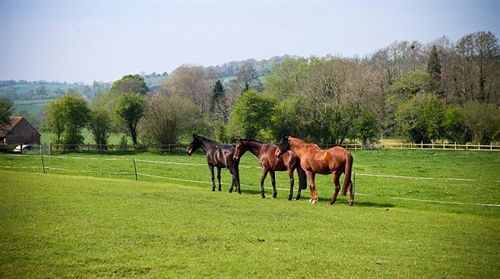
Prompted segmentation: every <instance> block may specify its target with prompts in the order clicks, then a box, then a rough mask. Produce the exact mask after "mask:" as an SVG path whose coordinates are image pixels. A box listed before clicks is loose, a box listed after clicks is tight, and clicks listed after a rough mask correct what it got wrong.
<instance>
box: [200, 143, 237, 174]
mask: <svg viewBox="0 0 500 279" xmlns="http://www.w3.org/2000/svg"><path fill="white" fill-rule="evenodd" d="M233 154H234V147H233V146H232V145H230V144H220V145H217V146H215V148H214V149H213V150H212V152H211V153H210V154H209V153H207V162H208V163H209V164H211V165H214V166H216V167H220V168H224V167H226V168H230V167H233V166H235V165H237V162H235V161H234V159H233Z"/></svg>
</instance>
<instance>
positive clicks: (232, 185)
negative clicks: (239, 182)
mask: <svg viewBox="0 0 500 279" xmlns="http://www.w3.org/2000/svg"><path fill="white" fill-rule="evenodd" d="M229 172H230V173H231V175H232V176H233V181H232V182H231V188H229V193H232V192H233V187H234V185H235V184H236V181H235V180H234V169H233V168H229Z"/></svg>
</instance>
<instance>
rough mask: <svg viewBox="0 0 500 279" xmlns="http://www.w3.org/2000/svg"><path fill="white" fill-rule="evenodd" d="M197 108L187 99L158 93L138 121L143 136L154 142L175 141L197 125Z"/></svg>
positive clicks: (166, 142)
mask: <svg viewBox="0 0 500 279" xmlns="http://www.w3.org/2000/svg"><path fill="white" fill-rule="evenodd" d="M196 112H197V108H196V106H195V105H194V104H193V102H192V101H191V100H189V99H186V98H182V97H180V96H177V95H174V96H167V95H165V94H162V93H158V94H156V95H155V96H153V98H152V99H151V101H150V102H149V106H148V109H147V111H146V113H145V114H144V117H143V118H142V120H141V121H140V124H139V126H140V130H141V134H142V135H143V136H144V138H145V139H146V140H147V141H149V142H151V143H154V144H158V145H160V146H162V145H168V144H173V143H177V141H178V139H179V136H181V135H183V134H190V133H191V131H192V130H193V129H194V128H196V127H197V126H198V123H199V119H198V117H197V115H196V114H197V113H196Z"/></svg>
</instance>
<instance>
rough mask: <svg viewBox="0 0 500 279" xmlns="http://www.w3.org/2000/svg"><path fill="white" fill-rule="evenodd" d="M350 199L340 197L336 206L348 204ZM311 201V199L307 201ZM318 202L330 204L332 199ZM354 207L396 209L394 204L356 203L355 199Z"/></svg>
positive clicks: (319, 199) (322, 199)
mask: <svg viewBox="0 0 500 279" xmlns="http://www.w3.org/2000/svg"><path fill="white" fill-rule="evenodd" d="M348 198H349V196H347V199H346V198H344V197H341V196H340V195H339V197H338V198H337V201H336V202H335V204H347V203H348ZM307 200H309V199H307ZM318 201H320V202H327V203H328V202H330V198H318ZM354 206H359V207H377V208H392V207H395V205H394V204H392V203H385V202H371V201H356V199H354Z"/></svg>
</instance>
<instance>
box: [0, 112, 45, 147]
mask: <svg viewBox="0 0 500 279" xmlns="http://www.w3.org/2000/svg"><path fill="white" fill-rule="evenodd" d="M0 143H4V144H40V133H39V132H38V131H37V130H36V129H35V128H34V127H33V126H31V124H30V123H29V122H28V121H27V120H26V119H25V118H24V117H22V116H16V117H10V125H0Z"/></svg>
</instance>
